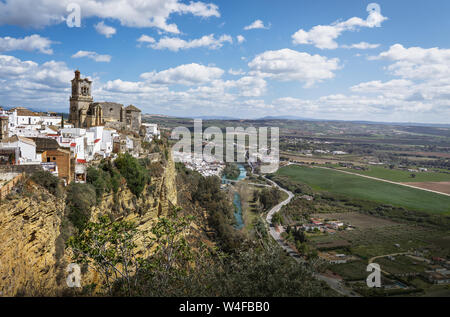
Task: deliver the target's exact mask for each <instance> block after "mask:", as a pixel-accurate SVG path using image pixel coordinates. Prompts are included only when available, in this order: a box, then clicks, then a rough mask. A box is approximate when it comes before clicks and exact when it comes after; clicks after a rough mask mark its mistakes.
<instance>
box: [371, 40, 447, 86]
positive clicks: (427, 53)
mask: <svg viewBox="0 0 450 317" xmlns="http://www.w3.org/2000/svg"><path fill="white" fill-rule="evenodd" d="M370 59H385V60H390V61H394V63H393V64H391V65H390V66H388V70H389V71H391V72H392V73H393V74H394V75H396V76H400V77H403V78H408V79H429V80H431V79H436V78H446V77H449V76H450V49H440V48H437V47H434V48H428V49H426V48H421V47H410V48H405V47H403V45H401V44H395V45H392V46H391V47H390V48H389V50H388V51H385V52H382V53H380V54H379V55H378V56H375V57H371V58H370Z"/></svg>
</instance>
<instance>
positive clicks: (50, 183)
mask: <svg viewBox="0 0 450 317" xmlns="http://www.w3.org/2000/svg"><path fill="white" fill-rule="evenodd" d="M31 179H32V180H33V182H35V183H36V184H38V185H41V186H42V187H44V188H45V189H47V190H48V191H49V192H50V193H51V194H53V195H54V196H56V197H60V196H61V195H62V189H61V183H60V181H59V178H58V177H56V176H54V175H53V174H52V173H50V172H48V171H37V172H35V173H33V175H31Z"/></svg>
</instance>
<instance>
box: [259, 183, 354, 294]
mask: <svg viewBox="0 0 450 317" xmlns="http://www.w3.org/2000/svg"><path fill="white" fill-rule="evenodd" d="M264 178H265V179H266V180H267V181H268V182H270V183H271V184H272V185H273V186H275V187H277V188H278V189H279V190H281V191H283V192H285V193H286V194H288V198H286V199H285V200H284V201H282V202H281V203H279V204H278V205H276V206H275V207H273V208H272V209H270V210H269V212H268V213H267V216H266V221H267V223H268V224H269V233H270V235H271V236H272V237H273V238H274V239H275V241H276V242H278V244H279V245H280V246H281V247H282V248H283V250H285V251H286V252H287V253H288V254H289V255H290V256H291V257H292V258H293V259H294V260H295V261H297V262H298V263H305V262H306V261H305V260H304V259H303V258H302V257H301V256H299V255H298V253H297V252H295V251H294V250H293V249H292V248H291V247H290V246H288V245H287V244H286V243H285V242H284V241H283V239H282V238H281V235H280V233H279V232H278V231H276V230H275V226H273V224H272V217H273V215H274V214H275V213H277V212H279V211H280V209H281V207H283V206H284V205H287V204H288V203H289V202H290V201H291V200H292V198H294V194H293V193H292V192H290V191H288V190H286V189H284V188H282V187H280V186H279V185H278V184H277V183H275V182H274V181H272V180H270V179H268V178H266V177H264ZM313 275H314V277H315V278H316V279H318V280H320V281H324V282H325V283H327V284H328V286H329V287H330V288H331V289H333V290H335V291H336V292H338V293H339V294H341V295H344V296H349V297H357V296H358V295H357V294H355V293H354V292H352V291H351V290H349V289H347V288H346V287H345V286H344V285H342V283H341V282H340V281H339V280H337V279H335V278H332V277H329V276H326V275H323V274H318V273H313Z"/></svg>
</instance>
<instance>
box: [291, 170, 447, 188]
mask: <svg viewBox="0 0 450 317" xmlns="http://www.w3.org/2000/svg"><path fill="white" fill-rule="evenodd" d="M288 165H298V166H305V165H302V164H298V163H289V164H288ZM314 167H315V168H322V169H326V170H330V171H337V172H341V173H345V174H350V175H356V176H360V177H365V178H370V179H373V180H376V181H380V182H385V183H390V184H395V185H400V186H405V187H410V188H414V189H419V190H424V191H426V192H430V193H435V194H439V195H445V196H450V194H446V193H442V192H438V191H435V190H431V189H426V188H421V187H417V186H413V185H408V184H405V183H398V182H393V181H388V180H387V179H382V178H377V177H373V176H367V175H362V174H358V173H353V172H348V171H343V170H339V169H335V168H329V167H323V166H314Z"/></svg>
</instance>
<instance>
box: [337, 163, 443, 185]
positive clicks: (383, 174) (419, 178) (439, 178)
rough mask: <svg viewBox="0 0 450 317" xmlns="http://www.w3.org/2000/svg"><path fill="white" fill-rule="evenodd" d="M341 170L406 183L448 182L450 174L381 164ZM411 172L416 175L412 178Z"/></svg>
mask: <svg viewBox="0 0 450 317" xmlns="http://www.w3.org/2000/svg"><path fill="white" fill-rule="evenodd" d="M341 169H342V170H345V171H349V172H352V173H356V174H362V175H367V176H372V177H376V178H382V179H386V180H389V181H393V182H399V183H406V182H450V174H446V173H436V172H416V173H411V172H408V171H402V170H396V169H392V170H391V169H389V168H384V167H381V166H370V167H369V170H368V171H360V170H354V169H346V168H341ZM411 174H415V175H416V177H414V178H412V177H411Z"/></svg>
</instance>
